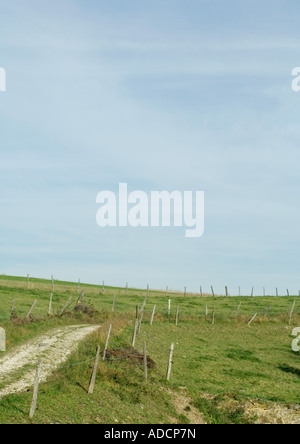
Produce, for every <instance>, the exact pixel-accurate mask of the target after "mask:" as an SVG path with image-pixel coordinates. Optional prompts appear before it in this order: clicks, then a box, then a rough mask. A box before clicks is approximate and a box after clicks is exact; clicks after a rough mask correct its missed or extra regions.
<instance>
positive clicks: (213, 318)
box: [212, 308, 216, 325]
mask: <svg viewBox="0 0 300 444" xmlns="http://www.w3.org/2000/svg"><path fill="white" fill-rule="evenodd" d="M215 314H216V309H215V308H214V311H213V314H212V325H214V324H215Z"/></svg>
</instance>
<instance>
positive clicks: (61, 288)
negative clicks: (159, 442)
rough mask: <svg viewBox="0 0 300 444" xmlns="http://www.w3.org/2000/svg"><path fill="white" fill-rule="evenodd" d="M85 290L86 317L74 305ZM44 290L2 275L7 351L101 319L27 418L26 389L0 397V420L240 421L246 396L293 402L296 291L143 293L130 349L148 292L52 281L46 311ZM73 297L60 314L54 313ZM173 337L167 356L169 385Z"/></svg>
mask: <svg viewBox="0 0 300 444" xmlns="http://www.w3.org/2000/svg"><path fill="white" fill-rule="evenodd" d="M82 290H84V292H85V294H84V299H83V304H84V305H86V306H87V307H89V310H88V311H89V313H88V314H86V313H83V312H78V311H77V312H75V311H74V310H73V309H74V306H75V303H76V301H77V298H78V296H79V294H80V292H81V291H82ZM51 291H52V284H51V282H50V281H47V280H39V279H30V280H29V283H28V281H27V279H24V278H14V277H7V276H0V326H2V327H4V328H5V330H6V333H7V352H8V353H9V351H11V350H12V349H14V347H16V346H17V345H20V344H23V343H25V342H26V341H28V340H30V339H31V338H34V337H36V336H38V335H40V334H44V333H45V332H47V331H49V330H51V329H53V328H55V327H59V326H63V325H73V324H81V323H82V324H88V323H90V324H101V325H102V329H101V330H100V333H97V334H94V335H91V336H89V337H88V339H87V340H86V341H84V342H82V343H81V344H80V346H79V348H78V350H77V351H76V352H75V353H73V354H72V356H71V357H70V359H69V360H68V362H67V363H66V364H65V365H64V366H62V368H60V369H58V370H55V371H54V372H53V374H52V376H51V377H50V379H49V380H48V381H47V382H46V383H43V384H41V386H40V391H39V398H38V409H37V411H36V414H35V417H34V419H33V420H29V418H28V413H29V409H30V403H31V398H32V391H31V390H30V391H28V392H25V393H18V394H13V395H9V396H6V397H5V398H3V399H1V400H0V423H30V422H33V423H105V424H122V423H126V424H131V423H132V424H138V423H147V424H160V423H167V424H169V423H189V422H191V421H192V420H193V418H195V415H196V416H197V415H198V418H199V420H200V419H201V418H202V419H203V421H205V422H208V423H247V422H251V421H254V420H255V418H254V417H252V418H251V417H250V416H249V415H248V414H247V411H246V408H245V406H246V405H247V403H249V402H250V403H251V402H252V403H253V402H254V401H255V402H258V401H259V402H260V403H262V404H266V403H270V402H276V403H279V404H280V405H282V407H283V408H284V407H285V406H291V405H292V406H293V405H296V404H297V403H299V375H300V362H299V354H296V353H294V352H292V349H291V342H292V337H291V332H292V329H293V328H294V327H298V326H300V311H299V309H300V307H299V302H298V300H299V299H298V297H293V296H291V297H287V296H286V297H257V298H255V297H254V298H253V297H252V298H251V297H240V298H238V297H227V298H226V297H218V296H216V297H211V296H209V295H204V296H203V297H199V296H197V295H192V294H188V295H186V296H184V295H183V294H176V293H172V292H170V293H168V295H166V294H165V292H159V291H150V292H149V296H148V298H147V303H146V306H145V310H144V313H143V319H142V322H141V326H140V331H139V334H138V335H137V339H136V343H135V350H136V352H135V355H134V354H133V355H132V350H131V349H130V347H131V345H132V344H131V343H132V337H133V330H134V324H135V316H136V306H137V305H138V306H139V307H141V306H142V304H143V301H144V300H145V297H146V296H147V292H146V291H143V290H136V289H128V290H126V289H122V288H112V287H105V288H104V291H103V289H102V287H100V286H93V285H85V284H81V285H80V290H79V289H78V284H77V283H76V284H73V283H68V282H55V287H54V294H53V302H52V315H51V316H48V309H49V299H50V294H51ZM114 296H115V307H114V312H112V307H113V299H114ZM70 297H72V302H71V304H70V305H69V307H68V308H67V310H66V312H65V313H64V314H63V315H62V316H58V315H59V313H61V310H62V308H63V307H64V305H65V303H66V302H67V301H68V300H69V298H70ZM169 299H171V312H170V313H169V311H168V308H169V305H168V301H169ZM13 300H14V307H15V311H14V316H13V317H12V318H11V307H12V302H13ZM294 300H296V307H295V310H294V314H293V317H292V321H291V325H289V313H290V310H291V307H292V304H293V301H294ZM34 301H37V303H36V305H35V307H34V310H33V312H32V314H31V316H30V318H29V319H27V320H26V319H25V316H26V314H27V313H28V311H29V309H30V307H31V305H32V304H33V302H34ZM154 305H156V311H155V317H154V322H153V325H152V326H151V325H150V318H151V314H152V310H153V306H154ZM177 307H178V310H179V311H178V313H179V315H178V325H176V322H175V321H176V312H177ZM238 307H239V310H238ZM237 311H238V312H237ZM254 314H257V316H256V318H255V319H254V320H253V322H252V324H251V326H248V322H249V321H250V319H251V318H252V317H253V316H254ZM109 325H112V336H111V338H110V342H109V348H108V355H107V358H108V359H107V360H106V361H105V362H103V361H102V360H101V361H100V363H99V366H98V372H97V379H96V385H95V391H94V394H93V395H88V394H87V391H88V388H89V382H90V378H91V373H92V370H93V364H94V357H95V352H96V348H97V345H98V344H99V342H100V346H101V350H102V351H103V349H104V345H105V341H106V335H107V331H108V328H109ZM145 342H146V347H147V355H148V358H151V361H150V359H149V368H148V379H147V380H145V378H144V364H143V359H142V356H143V349H144V344H145ZM171 343H174V356H173V365H172V373H171V378H170V381H169V382H168V381H167V380H166V373H167V367H168V360H169V352H170V347H171ZM2 355H3V353H2V354H1V352H0V359H1V356H2ZM150 364H151V365H150ZM19 376H20V375H16V377H19ZM0 385H1V384H0ZM178 400H179V402H178ZM180 400H181V401H180ZM257 400H258V401H257ZM181 404H182V405H181ZM191 413H193V414H194V416H192V415H191Z"/></svg>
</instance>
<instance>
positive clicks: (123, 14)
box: [0, 0, 300, 293]
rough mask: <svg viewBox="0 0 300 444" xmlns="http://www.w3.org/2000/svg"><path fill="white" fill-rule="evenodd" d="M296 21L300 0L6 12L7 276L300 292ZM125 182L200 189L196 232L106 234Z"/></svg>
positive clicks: (164, 1)
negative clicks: (111, 207)
mask: <svg viewBox="0 0 300 444" xmlns="http://www.w3.org/2000/svg"><path fill="white" fill-rule="evenodd" d="M299 22H300V5H299V2H298V1H296V0H295V1H291V0H285V1H281V0H264V1H258V0H251V1H250V0H249V1H248V0H236V1H235V0H227V1H226V2H225V1H223V0H209V1H208V0H205V1H203V0H152V1H149V0H148V1H144V0H135V1H133V0H127V1H123V0H109V1H108V0H107V1H103V0H97V1H92V0H84V1H83V0H75V1H74V0H73V1H66V0H65V1H64V0H59V1H58V0H53V1H51V2H50V1H42V0H28V1H26V2H24V1H23V0H10V1H9V2H4V1H2V0H0V66H2V67H4V68H5V69H6V72H7V92H6V93H0V156H1V157H0V158H1V162H0V190H1V191H0V205H1V213H0V214H1V218H0V233H1V234H0V242H1V247H0V273H7V274H18V275H26V274H27V273H30V275H32V276H40V277H50V276H51V274H54V275H55V277H57V278H58V279H70V280H77V279H78V278H80V279H81V280H82V281H87V282H93V283H98V282H102V280H105V282H107V283H109V284H112V285H113V284H116V285H125V283H126V282H127V281H128V282H129V285H132V286H137V287H145V286H146V285H147V283H148V282H149V283H150V285H151V286H152V287H155V288H163V287H165V286H166V285H168V286H169V287H170V288H176V289H182V288H183V287H184V286H187V288H188V289H189V290H195V291H197V290H198V289H199V286H200V285H202V287H203V289H204V290H208V289H209V288H210V285H212V284H213V285H214V286H215V288H216V290H217V291H223V292H224V286H225V285H228V286H229V289H230V290H231V292H232V293H235V292H237V288H238V286H239V285H240V286H241V287H242V289H243V291H244V292H249V291H250V289H251V287H252V285H253V286H254V287H255V289H256V292H257V293H261V292H262V287H263V286H265V287H266V288H267V292H270V293H274V291H275V287H279V288H280V289H281V292H285V289H286V288H289V289H290V291H291V292H293V293H296V292H297V293H298V290H299V289H300V279H299V268H300V267H299V266H300V263H299V262H300V261H299V241H300V230H299V219H300V217H299V216H300V211H299V191H300V190H299V188H300V187H299V172H298V168H299V161H300V154H299V140H300V127H299V118H300V117H299V116H300V93H298V94H297V93H295V92H293V91H292V89H291V82H292V77H291V71H292V69H293V68H294V67H295V66H299V65H300V59H299V54H300V51H299V50H300V31H299ZM119 182H127V183H128V186H129V188H130V189H131V190H136V189H138V190H143V191H146V192H149V191H150V190H163V189H167V190H169V191H172V190H177V189H178V190H182V191H184V190H194V191H196V190H203V191H205V193H206V221H205V222H206V230H205V234H204V236H203V237H202V238H200V239H186V238H185V237H184V232H183V230H178V229H106V230H103V229H102V230H101V229H100V228H99V227H97V225H96V211H97V208H98V207H97V205H96V203H95V202H96V195H97V193H98V192H99V191H101V190H105V189H111V190H117V188H118V183H119Z"/></svg>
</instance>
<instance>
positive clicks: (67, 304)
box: [58, 296, 72, 316]
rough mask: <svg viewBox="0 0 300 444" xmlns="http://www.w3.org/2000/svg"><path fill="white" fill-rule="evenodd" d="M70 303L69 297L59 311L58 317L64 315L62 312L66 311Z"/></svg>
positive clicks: (70, 298)
mask: <svg viewBox="0 0 300 444" xmlns="http://www.w3.org/2000/svg"><path fill="white" fill-rule="evenodd" d="M71 301H72V296H70V297H69V299H68V301H67V302H66V303H65V305H64V307H63V309H62V310H61V312H60V313H59V315H58V316H62V315H63V314H64V312H65V311H66V309H67V308H68V306H69V305H70V303H71Z"/></svg>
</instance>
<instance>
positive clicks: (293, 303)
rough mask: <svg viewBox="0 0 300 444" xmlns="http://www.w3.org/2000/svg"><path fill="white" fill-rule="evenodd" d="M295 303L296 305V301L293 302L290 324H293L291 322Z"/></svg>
mask: <svg viewBox="0 0 300 444" xmlns="http://www.w3.org/2000/svg"><path fill="white" fill-rule="evenodd" d="M295 305H296V301H294V302H293V305H292V309H291V311H290V318H289V325H291V323H292V316H293V312H294V308H295Z"/></svg>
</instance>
